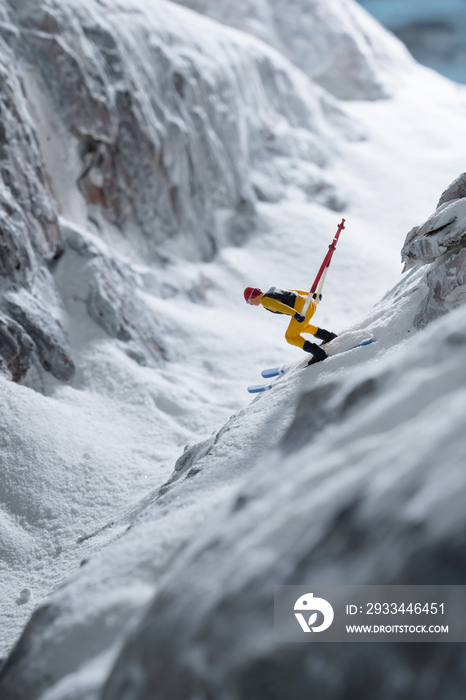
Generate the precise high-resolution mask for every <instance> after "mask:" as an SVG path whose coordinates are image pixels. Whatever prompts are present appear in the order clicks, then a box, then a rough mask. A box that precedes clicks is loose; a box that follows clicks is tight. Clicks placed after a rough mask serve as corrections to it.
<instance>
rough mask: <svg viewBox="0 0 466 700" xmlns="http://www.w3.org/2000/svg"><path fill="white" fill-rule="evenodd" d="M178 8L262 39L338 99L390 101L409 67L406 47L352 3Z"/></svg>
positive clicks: (222, 2)
mask: <svg viewBox="0 0 466 700" xmlns="http://www.w3.org/2000/svg"><path fill="white" fill-rule="evenodd" d="M176 2H179V3H180V4H181V5H185V6H186V7H190V8H192V9H193V10H196V11H197V12H200V13H202V14H206V15H208V16H209V17H212V18H214V19H216V20H218V21H220V22H223V23H225V24H229V25H231V26H233V27H237V28H238V29H241V30H243V31H246V32H249V33H251V34H253V35H254V36H257V37H259V38H260V39H262V40H263V41H265V42H267V43H269V44H270V45H271V46H274V47H275V48H277V49H279V50H280V51H281V52H283V53H284V54H285V55H286V56H288V57H289V59H290V60H291V61H292V62H293V63H294V64H295V65H297V66H299V68H301V70H303V71H304V72H305V73H306V74H307V75H309V76H310V77H311V78H312V79H313V80H315V81H316V82H317V83H318V84H319V85H322V86H323V87H325V88H326V89H327V90H329V91H330V92H331V93H332V94H334V95H335V96H336V97H338V98H340V99H344V100H355V99H356V100H357V99H362V100H377V99H381V98H384V97H388V95H391V94H393V93H394V91H396V89H397V88H398V87H399V82H400V81H402V75H403V71H404V70H406V69H407V68H408V67H409V64H410V58H409V55H408V52H407V51H406V50H405V49H404V47H403V46H402V44H401V43H400V42H398V41H397V40H396V39H395V38H394V37H391V36H390V35H389V34H387V33H386V32H384V31H381V28H380V27H379V26H378V25H377V23H376V22H374V20H373V19H372V18H371V17H370V16H369V15H368V14H367V13H366V12H365V11H363V10H362V9H361V8H360V7H359V6H358V5H357V4H356V3H353V2H351V3H342V2H340V0H328V2H326V3H322V2H319V0H261V1H260V2H254V1H252V0H238V2H235V3H234V4H232V3H231V2H228V0H176Z"/></svg>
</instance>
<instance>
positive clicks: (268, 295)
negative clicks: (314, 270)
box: [260, 287, 319, 348]
mask: <svg viewBox="0 0 466 700" xmlns="http://www.w3.org/2000/svg"><path fill="white" fill-rule="evenodd" d="M308 294H309V292H304V291H302V290H300V289H279V288H278V287H270V289H269V290H268V291H267V292H264V294H263V295H262V297H261V299H260V302H261V304H262V306H263V307H264V308H265V309H267V311H271V312H272V313H274V314H286V315H287V316H294V315H295V313H297V312H299V313H301V311H302V309H303V306H304V303H305V301H306V299H307V297H308ZM316 309H317V302H316V300H315V299H311V303H310V304H309V308H308V310H307V312H306V319H305V321H303V323H299V322H298V321H296V320H295V319H294V318H292V319H291V321H290V324H289V326H288V330H287V331H286V334H285V338H286V340H287V342H288V343H290V344H291V345H297V346H298V347H300V348H302V347H303V345H304V343H305V339H304V338H303V337H302V333H310V334H311V335H315V334H316V333H317V331H318V330H319V327H318V326H313V325H312V324H310V323H309V321H310V319H311V318H312V316H313V315H314V314H315V312H316Z"/></svg>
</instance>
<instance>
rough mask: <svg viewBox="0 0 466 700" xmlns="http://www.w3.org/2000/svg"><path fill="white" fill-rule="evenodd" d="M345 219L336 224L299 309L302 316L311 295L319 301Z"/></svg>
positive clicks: (304, 313)
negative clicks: (332, 236) (335, 229)
mask: <svg viewBox="0 0 466 700" xmlns="http://www.w3.org/2000/svg"><path fill="white" fill-rule="evenodd" d="M345 221H346V219H342V220H341V223H339V224H338V228H337V232H336V234H335V236H334V239H333V241H332V242H331V243H330V245H329V247H328V252H327V255H326V256H325V258H324V261H323V263H322V265H321V266H320V270H319V272H318V273H317V276H316V278H315V280H314V282H313V284H312V287H311V289H310V291H309V294H308V296H307V299H306V301H305V303H304V306H303V310H302V311H301V313H302V315H303V316H305V315H306V312H307V310H308V308H309V304H310V303H311V299H312V298H313V297H314V298H315V299H316V301H317V303H319V294H320V292H321V291H322V287H323V285H324V280H325V275H326V274H327V270H328V268H329V265H330V263H331V261H332V256H333V254H334V252H335V250H336V247H337V243H338V239H339V238H340V234H341V232H342V231H343V229H344V228H345Z"/></svg>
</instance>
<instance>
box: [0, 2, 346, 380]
mask: <svg viewBox="0 0 466 700" xmlns="http://www.w3.org/2000/svg"><path fill="white" fill-rule="evenodd" d="M1 13H2V14H1V24H0V36H1V44H0V54H1V60H2V66H1V81H2V85H1V89H2V93H1V100H2V102H1V116H2V127H1V133H0V140H1V148H2V159H3V166H2V189H1V198H2V207H1V212H0V216H1V226H2V243H1V259H0V266H1V267H0V273H1V275H2V280H3V281H2V290H1V291H2V303H1V308H2V312H1V313H2V315H1V316H0V334H1V338H2V343H1V358H2V359H1V362H0V366H1V368H3V371H4V373H6V374H7V375H8V376H9V377H11V378H13V379H14V380H16V381H19V380H22V379H23V380H24V381H26V382H27V383H29V384H30V385H32V386H35V388H40V387H41V382H40V380H39V381H38V380H37V374H39V376H40V374H41V373H42V372H43V371H44V370H45V371H49V372H51V373H52V374H53V375H54V376H55V377H56V378H58V379H60V380H64V381H66V380H69V379H70V377H71V376H72V374H73V372H74V365H75V362H76V360H75V359H73V350H72V348H70V346H69V342H68V340H67V338H68V336H69V333H70V330H71V331H72V329H70V324H72V323H73V321H72V320H71V316H72V314H71V312H70V309H69V305H67V304H66V303H65V301H64V299H63V297H66V296H67V294H66V289H63V288H61V289H58V288H57V283H56V277H57V275H56V272H57V261H58V260H59V258H60V257H61V256H64V259H63V260H62V261H61V262H60V270H59V271H58V276H60V271H61V270H62V269H67V270H69V267H70V258H71V257H72V253H70V252H68V251H73V253H76V254H77V255H78V256H79V257H80V261H78V262H76V260H75V259H74V260H73V265H74V266H76V264H77V265H79V266H80V267H81V268H85V269H86V274H88V273H89V277H90V282H89V284H88V287H87V289H81V290H80V293H82V294H83V295H84V297H85V299H86V307H87V310H88V312H89V315H90V317H91V318H92V319H93V321H95V323H96V324H97V325H98V326H100V327H101V328H102V329H103V330H104V331H105V332H106V333H108V334H109V335H110V336H111V337H114V338H116V339H118V340H120V341H122V342H125V343H127V348H128V354H130V355H131V356H132V357H133V358H136V359H137V358H139V360H140V361H141V363H142V364H157V363H158V362H159V361H160V360H161V359H162V358H164V357H165V356H166V354H165V350H164V347H163V342H162V340H161V338H160V333H158V332H157V329H156V328H154V324H153V323H148V318H149V316H150V313H149V312H148V310H147V307H145V305H144V301H143V298H142V297H143V293H144V285H143V284H142V283H141V282H140V280H139V281H138V280H137V279H136V278H137V276H136V277H135V275H134V273H133V271H132V270H131V269H130V266H129V265H128V262H129V260H133V262H134V261H137V260H141V261H144V262H147V261H152V262H153V264H154V265H155V266H157V265H159V266H162V265H166V264H167V263H168V262H169V261H170V260H173V259H176V258H179V257H184V258H186V259H190V260H209V259H211V258H212V257H213V256H214V255H215V254H216V253H217V251H218V250H219V249H220V248H221V247H222V246H223V245H225V244H231V243H233V244H239V243H241V241H243V240H244V238H245V237H247V236H248V235H250V233H251V232H252V231H253V229H254V222H255V207H256V202H257V200H258V199H260V200H263V201H276V200H277V199H280V198H281V197H282V196H283V195H284V193H285V191H286V188H287V187H288V186H289V185H292V186H296V184H297V186H298V187H300V188H302V190H303V192H304V193H305V196H306V197H308V198H311V199H314V200H315V201H319V202H321V203H323V204H325V205H327V206H329V207H331V208H335V209H339V208H341V206H342V201H343V200H342V198H341V196H340V194H339V193H338V192H337V191H336V190H335V187H334V186H333V184H332V183H331V182H330V180H329V178H328V177H327V175H326V173H325V169H326V166H327V164H328V163H329V162H330V161H331V159H332V157H333V156H332V154H333V152H334V144H335V140H334V139H335V135H336V131H335V129H337V131H339V132H340V133H346V134H348V133H351V131H353V132H354V133H356V131H354V129H353V127H352V126H351V120H349V119H347V118H346V117H345V116H344V115H343V113H342V112H341V111H340V109H339V108H338V106H337V104H336V103H335V102H334V101H333V100H332V98H331V97H330V96H329V95H327V94H325V93H324V92H323V91H321V90H320V89H319V88H318V87H317V86H315V85H314V84H313V83H311V82H310V81H308V80H306V78H305V77H304V76H303V75H302V74H301V73H300V72H299V71H297V70H295V69H294V68H293V67H292V66H291V64H289V63H288V62H287V61H286V60H285V59H284V58H282V57H281V56H279V55H278V54H277V53H276V52H274V51H272V50H268V49H267V47H265V46H264V45H261V44H260V43H259V42H256V43H253V42H251V41H250V40H244V39H242V37H241V36H240V35H237V34H235V33H233V32H231V31H229V30H228V29H226V28H225V29H223V30H222V29H221V28H217V27H216V28H215V31H212V30H211V26H210V22H209V20H207V19H204V18H202V17H200V16H199V15H194V14H192V15H191V16H189V14H188V13H187V11H186V10H184V9H182V8H179V7H177V6H173V5H172V4H171V3H154V4H152V5H148V4H147V3H143V2H138V1H137V0H132V2H131V3H123V2H112V3H111V4H108V5H107V4H106V3H105V2H98V1H97V0H95V1H93V0H90V1H89V2H86V3H85V4H82V3H79V2H73V1H72V0H67V2H66V3H62V2H45V1H44V2H40V3H36V2H31V1H30V0H21V2H17V1H16V0H14V1H13V0H12V1H11V2H7V3H5V4H4V6H3V8H2V10H1ZM185 15H188V16H187V18H186V17H185ZM12 66H14V69H13V70H11V67H12ZM337 124H338V126H336V125H337ZM58 213H59V214H61V216H62V217H64V218H63V219H62V220H61V221H59V219H58ZM86 231H87V233H86ZM89 235H90V236H91V237H92V236H94V241H95V240H98V239H103V240H104V241H106V243H107V249H106V252H105V253H103V252H102V251H103V249H102V248H100V249H99V250H98V248H99V246H97V248H96V246H95V243H94V246H92V245H90V243H89V240H90V239H89ZM78 239H79V240H78ZM124 243H126V248H125V249H126V251H127V252H128V251H130V252H129V253H128V254H127V255H126V261H124V260H122V259H121V256H120V259H119V260H117V257H118V256H117V257H115V255H114V252H113V251H112V250H111V249H112V248H115V247H116V248H118V249H121V247H122V245H123V247H125V246H124ZM91 258H92V263H91V262H90V259H91ZM61 276H62V277H63V274H62V275H61ZM75 296H76V295H75ZM28 370H31V371H30V372H29V373H28ZM34 377H35V378H34Z"/></svg>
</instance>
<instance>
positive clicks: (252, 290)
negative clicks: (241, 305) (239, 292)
mask: <svg viewBox="0 0 466 700" xmlns="http://www.w3.org/2000/svg"><path fill="white" fill-rule="evenodd" d="M261 294H262V289H258V288H257V287H246V289H245V290H244V298H245V299H246V301H247V302H248V304H249V302H250V301H251V299H255V298H256V297H259V296H260V295H261Z"/></svg>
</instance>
